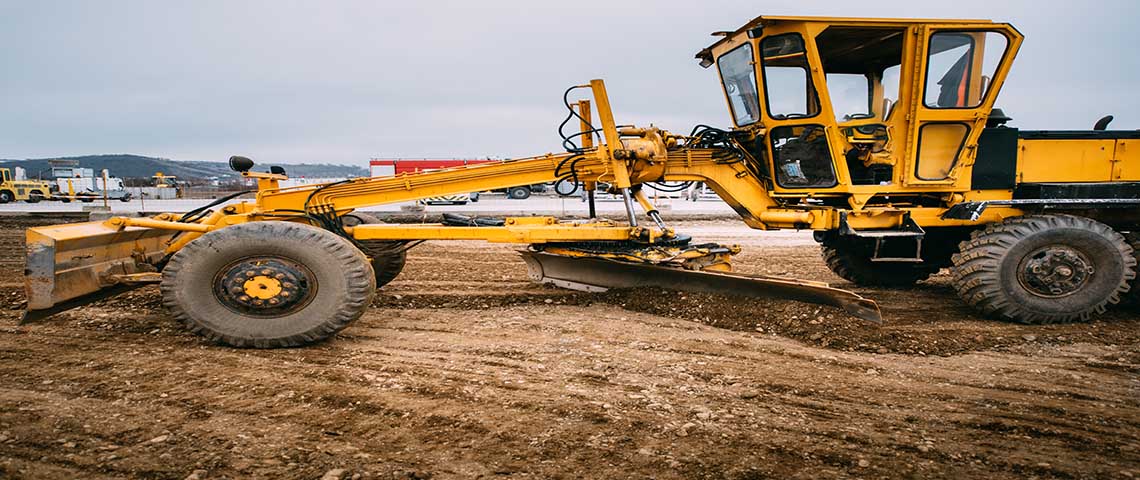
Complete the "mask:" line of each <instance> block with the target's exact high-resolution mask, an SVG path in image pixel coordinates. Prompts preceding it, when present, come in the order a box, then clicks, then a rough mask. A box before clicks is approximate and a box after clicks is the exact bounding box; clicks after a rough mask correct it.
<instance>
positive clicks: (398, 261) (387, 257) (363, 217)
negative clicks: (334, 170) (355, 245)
mask: <svg viewBox="0 0 1140 480" xmlns="http://www.w3.org/2000/svg"><path fill="white" fill-rule="evenodd" d="M341 221H342V222H344V224H345V225H346V226H350V227H352V226H356V225H361V224H368V223H372V224H376V223H384V222H383V221H382V220H380V219H379V218H378V217H376V216H375V215H372V214H368V213H363V212H352V213H350V214H348V215H345V216H343V217H341ZM386 243H387V242H366V243H365V247H366V248H365V250H373V252H368V251H365V252H364V253H365V255H368V256H369V257H370V258H372V270H373V271H375V272H376V288H380V287H383V286H384V285H387V284H388V283H389V282H391V281H392V280H395V279H396V277H398V276H400V272H402V271H404V265H405V264H406V263H407V260H408V252H407V251H404V250H400V252H399V253H385V254H380V253H375V252H376V251H378V250H379V251H382V250H383V249H382V248H377V249H369V248H367V247H368V246H369V244H380V245H377V246H380V247H383V246H386V245H385V244H386ZM374 253H375V254H374Z"/></svg>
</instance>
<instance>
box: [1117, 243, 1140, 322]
mask: <svg viewBox="0 0 1140 480" xmlns="http://www.w3.org/2000/svg"><path fill="white" fill-rule="evenodd" d="M1124 239H1125V240H1127V241H1128V244H1129V245H1130V246H1132V256H1133V257H1135V258H1136V278H1133V279H1132V283H1131V284H1130V285H1131V288H1130V289H1129V290H1128V293H1125V294H1124V295H1122V296H1121V298H1120V303H1122V304H1125V305H1127V306H1129V307H1132V308H1134V309H1137V310H1140V232H1127V233H1125V234H1124Z"/></svg>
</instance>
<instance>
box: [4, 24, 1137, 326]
mask: <svg viewBox="0 0 1140 480" xmlns="http://www.w3.org/2000/svg"><path fill="white" fill-rule="evenodd" d="M719 35H721V36H722V37H723V38H721V39H720V40H719V41H717V42H716V43H714V44H713V45H712V46H710V47H708V48H706V49H704V50H702V51H700V52H699V53H698V54H697V58H698V59H699V60H700V63H701V65H702V66H705V67H711V66H714V65H715V66H716V70H717V71H718V73H719V74H720V78H721V80H722V85H723V88H724V94H725V97H726V99H727V103H728V108H729V112H730V113H731V118H732V123H733V127H732V128H731V129H728V130H722V129H717V128H712V127H707V126H703V125H702V126H698V127H697V128H695V129H693V131H692V132H690V133H689V134H688V135H681V134H674V133H670V132H667V131H663V130H660V129H658V128H654V127H652V126H650V127H640V128H639V127H618V126H617V125H616V123H615V121H614V118H613V114H612V112H611V109H610V102H609V99H608V97H607V95H606V90H605V87H604V84H603V83H602V81H601V80H594V81H591V82H590V83H589V84H588V85H578V86H575V87H571V88H570V89H569V90H567V91H566V94H564V96H563V100H564V102H565V104H566V107H567V108H568V109H569V115H568V116H567V119H566V121H564V122H563V124H562V126H561V127H560V129H559V132H560V133H563V132H564V129H565V127H566V126H567V125H568V124H570V123H571V121H573V123H576V124H577V126H578V127H580V128H579V130H578V132H576V133H572V134H566V133H563V145H564V146H565V147H566V152H565V153H560V154H546V155H541V156H536V157H531V158H524V159H517V160H508V161H500V162H492V163H485V164H480V165H471V166H466V167H457V168H450V169H444V170H439V171H432V172H421V173H411V174H401V175H396V176H391V177H376V178H360V179H352V180H347V181H343V182H336V183H330V184H323V185H303V186H297V187H280V186H279V183H278V182H279V181H280V180H283V179H284V178H285V176H284V174H283V170H280V169H273V170H271V171H270V172H269V173H259V172H254V171H252V167H253V162H252V161H250V160H249V159H246V158H243V157H234V158H232V159H231V166H232V167H233V168H234V169H235V170H237V171H240V172H242V175H244V176H246V177H250V178H255V179H257V182H258V189H257V192H256V198H255V199H254V200H253V201H242V202H238V203H232V204H226V203H225V202H226V201H228V200H230V198H223V199H219V200H218V201H215V202H213V203H211V204H209V205H206V206H204V207H202V208H199V209H196V210H193V211H191V212H187V213H185V214H163V215H158V216H155V217H151V218H130V217H116V218H112V219H110V220H107V221H105V222H88V223H79V224H70V225H59V226H49V227H37V228H32V229H29V230H28V259H27V271H26V279H27V280H26V281H27V293H28V312H27V314H26V315H25V320H31V319H35V318H42V317H45V316H48V315H51V314H53V313H55V312H58V311H61V310H65V309H67V308H71V307H73V306H76V305H81V304H84V303H87V302H90V301H92V300H93V299H96V298H100V297H102V296H106V295H109V294H114V293H116V292H121V291H124V290H127V289H130V288H134V287H136V286H139V285H145V284H148V283H160V284H161V290H162V294H163V298H164V303H165V305H166V306H167V307H168V308H169V310H170V311H171V313H172V314H173V315H174V316H175V317H176V318H178V319H179V320H181V321H183V322H184V323H186V324H187V325H188V326H189V327H190V328H191V329H193V330H195V331H196V332H199V333H201V334H203V335H205V336H206V337H208V338H210V339H213V340H215V341H219V342H222V343H226V344H229V345H234V346H252V347H279V346H295V345H302V344H306V343H309V342H313V341H318V340H321V339H324V338H328V337H329V336H332V335H334V334H335V333H336V332H337V331H339V330H340V329H342V328H344V327H345V326H347V325H348V324H349V323H351V322H352V321H353V320H355V319H356V318H357V317H359V316H360V315H361V314H362V313H363V311H364V310H365V308H366V307H367V306H368V304H369V301H370V299H371V296H372V294H373V291H374V290H375V289H376V288H377V287H379V286H382V285H383V284H385V283H387V282H389V281H391V280H392V279H393V278H395V277H396V275H398V274H399V272H400V270H401V268H402V267H403V265H404V262H405V260H406V251H407V250H408V249H409V248H412V247H414V246H415V245H417V244H418V243H420V242H423V241H426V240H435V239H448V240H457V239H461V240H485V241H491V242H512V243H519V244H528V245H529V247H528V248H527V249H526V251H524V252H522V254H523V257H524V259H525V260H526V262H527V265H528V267H529V269H530V272H531V275H532V278H534V279H535V280H538V281H544V282H549V283H553V284H555V285H558V286H562V287H567V288H576V289H580V290H588V291H599V290H604V289H607V288H614V287H635V286H646V285H651V286H660V287H665V288H672V289H680V290H697V291H708V292H721V293H732V294H737V295H757V296H772V295H774V296H780V297H782V298H791V299H797V300H802V301H808V302H817V303H825V304H831V305H837V306H840V307H842V308H845V309H847V310H848V311H849V312H851V313H852V314H854V315H856V316H860V317H862V318H867V319H871V320H878V319H879V313H878V308H877V306H876V305H875V304H874V302H871V301H870V300H867V299H864V298H861V297H859V296H858V295H855V294H853V293H851V292H846V291H842V290H836V289H833V288H830V287H828V286H827V285H825V284H821V283H818V282H807V281H797V280H789V279H781V278H773V277H758V276H747V275H740V274H736V273H732V272H731V264H730V258H731V256H732V255H733V254H734V253H736V252H738V251H739V249H738V248H736V247H733V246H725V245H717V244H696V243H694V242H692V241H691V240H690V239H689V238H688V237H686V236H684V235H682V234H680V233H677V232H674V231H673V230H672V229H671V228H669V227H668V225H667V224H666V223H665V220H664V219H663V218H662V216H661V215H660V213H659V212H658V211H657V209H656V207H655V206H654V205H653V204H652V202H650V201H649V199H648V198H647V196H646V195H645V194H644V192H642V190H641V187H642V186H643V185H645V184H649V183H654V182H703V183H704V184H706V185H708V186H709V187H710V188H712V189H713V190H714V191H716V193H717V194H718V195H719V196H720V197H721V198H722V199H723V200H724V201H725V202H727V203H728V204H729V205H731V206H732V207H733V208H734V209H735V211H736V212H738V213H739V214H740V216H741V218H742V219H743V221H744V222H745V223H746V224H747V225H749V226H751V227H753V228H757V229H765V230H767V229H811V230H813V231H814V232H815V235H816V239H817V240H818V241H820V242H821V243H822V245H823V255H824V259H825V260H826V261H827V263H828V265H829V266H830V267H831V268H832V269H833V270H834V271H835V272H836V273H837V274H839V275H840V276H842V277H843V278H846V279H848V280H851V281H853V282H855V283H857V284H861V285H907V284H910V283H913V282H916V281H918V280H921V279H924V278H926V277H927V276H929V275H930V274H932V273H933V272H935V271H937V270H939V269H941V268H944V267H950V268H951V269H952V271H953V274H954V281H955V286H956V288H957V290H958V292H959V294H960V295H961V296H962V298H963V299H964V300H965V301H966V302H967V303H969V304H971V305H974V306H976V307H978V308H979V309H980V310H981V311H982V312H984V313H985V314H988V315H991V316H994V317H998V318H1003V319H1008V320H1014V321H1020V322H1026V323H1051V322H1067V321H1076V320H1083V319H1087V318H1088V317H1089V316H1090V315H1092V314H1095V313H1099V312H1102V311H1104V309H1105V308H1106V307H1107V306H1109V305H1111V304H1114V303H1117V302H1119V301H1120V300H1121V297H1122V295H1125V294H1129V295H1135V292H1136V291H1138V290H1140V287H1138V288H1132V289H1131V292H1130V288H1131V283H1132V282H1133V281H1134V279H1135V277H1136V259H1135V258H1134V249H1133V247H1134V246H1136V243H1137V241H1138V240H1137V237H1136V235H1135V233H1134V232H1136V231H1137V230H1140V228H1138V225H1140V209H1138V207H1140V132H1136V131H1107V130H1104V129H1103V126H1101V127H1102V128H1101V129H1099V130H1093V131H1059V132H1054V131H1050V132H1046V131H1032V132H1030V131H1019V130H1018V129H1016V128H1011V127H1007V126H1005V125H1004V124H1005V123H1007V122H1008V120H1009V119H1008V117H1005V116H1004V115H1001V114H1000V111H998V110H995V109H993V105H994V101H995V99H996V98H997V94H998V91H999V90H1000V89H1001V86H1002V83H1003V82H1004V80H1005V78H1006V76H1007V75H1008V73H1009V71H1010V66H1011V64H1012V62H1013V58H1014V56H1015V55H1016V53H1017V50H1018V47H1019V46H1020V45H1021V41H1022V36H1021V34H1020V33H1018V32H1017V30H1015V29H1014V28H1013V27H1012V26H1010V25H1008V24H1000V23H992V22H989V21H979V20H901V19H837V18H802V17H794V18H793V17H760V18H757V19H754V20H752V21H751V22H749V23H747V24H746V25H744V26H743V27H741V28H739V29H737V30H735V31H732V32H720V33H719ZM577 89H589V90H590V91H591V92H592V97H593V99H592V102H591V101H590V100H579V101H578V102H577V103H572V102H571V101H570V98H569V95H570V93H572V92H574V91H576V90H577ZM594 111H596V113H597V115H598V118H597V119H596V120H595V119H594V118H593V113H594ZM595 140H597V142H595ZM545 182H562V183H566V184H568V185H579V184H581V185H582V186H583V188H585V190H586V193H587V198H588V201H589V203H588V205H589V207H590V210H589V212H590V215H589V219H588V220H584V221H567V220H559V219H555V218H549V217H522V218H506V219H498V220H495V219H470V218H463V217H455V216H450V217H445V218H444V221H443V222H441V223H438V224H414V225H391V224H381V223H378V222H376V220H375V219H373V218H371V217H369V216H368V215H366V214H362V213H359V212H356V211H355V210H357V209H360V208H363V207H368V206H373V205H380V204H385V203H393V202H402V201H410V200H417V199H422V198H426V197H434V196H442V195H452V194H460V193H464V192H471V191H483V190H492V189H501V188H508V187H511V186H519V185H529V184H535V183H545ZM599 185H608V187H606V188H608V189H609V191H610V192H611V193H615V194H618V195H621V197H622V198H623V200H624V201H625V206H626V218H625V219H623V221H622V222H614V221H609V220H604V219H600V218H597V216H596V215H595V214H594V208H593V193H594V191H595V189H597V188H598V186H599ZM571 193H572V192H571ZM637 208H640V209H642V210H643V213H644V217H643V218H639V216H638V215H637V212H636V211H635V210H636V209H637ZM644 219H648V220H649V222H648V223H644V224H643V223H642V222H641V220H644Z"/></svg>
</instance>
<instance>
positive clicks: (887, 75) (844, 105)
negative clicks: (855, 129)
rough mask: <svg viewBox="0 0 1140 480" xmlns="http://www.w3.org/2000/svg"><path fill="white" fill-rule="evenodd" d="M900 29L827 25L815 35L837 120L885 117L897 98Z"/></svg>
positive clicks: (901, 37) (900, 48) (900, 52)
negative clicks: (827, 26)
mask: <svg viewBox="0 0 1140 480" xmlns="http://www.w3.org/2000/svg"><path fill="white" fill-rule="evenodd" d="M905 34H906V30H905V29H902V28H881V27H879V28H875V27H872V28H869V27H848V26H835V27H829V28H827V29H826V30H824V31H823V32H821V33H820V34H819V35H817V36H816V37H815V42H816V47H817V48H818V49H819V59H820V62H822V63H823V72H824V76H825V78H826V81H827V93H828V96H829V97H831V107H832V110H834V111H835V117H836V120H838V121H839V122H845V121H851V120H860V119H871V118H877V119H879V120H886V118H887V117H888V116H889V115H890V112H891V106H892V105H894V103H895V102H897V101H898V92H899V75H898V72H899V65H901V64H902V51H903V40H904V39H905V38H906V35H905Z"/></svg>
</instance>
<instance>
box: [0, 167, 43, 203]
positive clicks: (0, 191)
mask: <svg viewBox="0 0 1140 480" xmlns="http://www.w3.org/2000/svg"><path fill="white" fill-rule="evenodd" d="M25 177H26V176H25V175H24V169H22V168H20V167H16V169H15V172H13V171H12V169H9V168H0V203H9V202H17V201H24V202H28V203H36V202H39V201H41V200H49V199H51V184H50V183H48V182H45V181H43V180H28V179H27V178H25Z"/></svg>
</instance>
